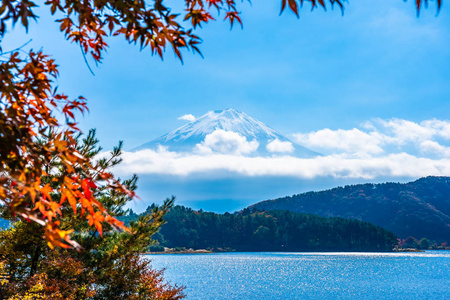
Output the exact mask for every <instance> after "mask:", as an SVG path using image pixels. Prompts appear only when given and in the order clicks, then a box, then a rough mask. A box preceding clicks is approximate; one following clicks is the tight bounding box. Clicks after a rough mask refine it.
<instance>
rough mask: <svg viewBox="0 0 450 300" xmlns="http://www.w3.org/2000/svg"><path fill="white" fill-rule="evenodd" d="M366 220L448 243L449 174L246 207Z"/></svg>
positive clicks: (399, 233)
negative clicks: (447, 175)
mask: <svg viewBox="0 0 450 300" xmlns="http://www.w3.org/2000/svg"><path fill="white" fill-rule="evenodd" d="M249 209H258V210H266V211H271V210H289V211H293V212H299V213H311V214H317V215H320V216H325V217H343V218H351V219H358V220H363V221H367V222H370V223H373V224H376V225H379V226H381V227H383V228H386V229H388V230H391V231H392V232H394V233H395V234H396V235H397V236H398V237H400V238H406V237H408V236H413V237H416V238H427V239H429V240H432V241H436V242H450V177H426V178H421V179H419V180H416V181H414V182H409V183H405V184H400V183H383V184H358V185H349V186H345V187H337V188H334V189H331V190H326V191H321V192H308V193H304V194H299V195H293V196H291V197H284V198H278V199H274V200H267V201H263V202H260V203H257V204H254V205H252V206H250V207H249Z"/></svg>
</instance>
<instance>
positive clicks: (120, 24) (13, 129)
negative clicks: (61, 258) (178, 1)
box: [0, 0, 442, 248]
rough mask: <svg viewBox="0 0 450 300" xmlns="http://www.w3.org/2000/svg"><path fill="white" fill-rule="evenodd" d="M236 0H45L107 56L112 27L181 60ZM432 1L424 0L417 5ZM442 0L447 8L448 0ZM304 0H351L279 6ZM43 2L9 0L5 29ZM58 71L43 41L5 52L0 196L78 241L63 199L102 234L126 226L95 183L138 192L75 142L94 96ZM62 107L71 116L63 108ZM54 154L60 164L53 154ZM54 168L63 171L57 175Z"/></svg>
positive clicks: (72, 33) (48, 232)
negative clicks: (61, 88) (76, 92)
mask: <svg viewBox="0 0 450 300" xmlns="http://www.w3.org/2000/svg"><path fill="white" fill-rule="evenodd" d="M237 2H238V1H235V0H184V1H182V4H183V6H184V10H183V12H182V13H181V16H179V14H177V13H175V12H173V10H172V9H171V8H170V7H168V6H166V5H165V4H164V1H163V0H154V1H144V0H136V1H126V0H96V1H88V0H83V1H81V0H65V1H63V0H46V1H45V2H44V5H45V6H47V7H48V8H49V9H50V11H51V13H52V15H55V16H62V17H61V18H58V19H56V21H57V22H58V23H59V25H60V30H61V32H63V33H64V35H65V38H66V39H67V40H69V41H71V42H73V43H76V44H77V45H79V47H80V48H81V49H82V52H83V54H84V55H87V54H90V55H91V56H92V58H93V59H94V61H96V62H101V60H102V57H103V53H104V51H105V49H106V48H107V47H108V45H107V43H106V38H107V37H108V36H123V37H124V38H125V39H126V40H127V41H128V42H129V43H133V44H138V45H139V46H140V47H141V48H146V47H149V48H150V50H151V53H152V54H156V55H158V56H160V57H162V56H163V52H164V51H165V49H166V47H167V46H169V45H170V46H171V47H172V49H173V51H174V52H175V54H176V55H177V57H178V58H179V59H180V60H181V59H182V55H181V50H182V49H187V50H192V51H193V52H198V53H200V50H199V48H198V45H199V43H200V42H201V40H200V38H199V37H198V36H197V35H196V34H194V30H195V29H196V28H197V27H201V26H202V25H203V24H206V23H208V22H209V21H211V20H214V19H215V18H217V17H218V16H219V15H220V14H221V16H223V18H224V20H226V21H228V22H229V23H230V24H231V26H233V25H234V24H235V23H239V24H241V25H242V20H241V13H240V12H239V11H238V9H237ZM428 2H429V1H428V0H416V1H415V3H416V7H417V11H419V10H420V9H421V7H422V6H423V5H427V4H428ZM436 2H437V7H438V9H439V8H440V7H441V4H442V1H441V0H437V1H436ZM305 3H310V4H311V6H312V8H317V7H323V8H326V6H327V5H331V6H338V7H339V8H340V9H341V10H343V9H344V3H345V1H344V0H281V12H283V11H284V10H285V9H286V7H289V9H290V10H291V11H292V12H294V13H295V14H296V15H297V16H298V15H299V10H300V7H301V6H302V5H304V4H305ZM36 6H37V5H36V3H35V2H33V1H31V0H3V1H2V2H1V6H0V38H2V37H4V36H5V35H6V34H7V33H8V30H7V29H8V26H14V25H16V24H21V25H22V26H24V27H25V28H27V29H28V27H29V25H30V20H36V18H37V15H36V14H35V13H34V11H33V10H34V8H35V7H36ZM186 24H190V25H188V26H189V28H187V29H186V28H185V26H186ZM0 46H1V45H0ZM1 51H3V49H1ZM57 76H58V70H57V65H56V63H55V62H54V60H53V59H51V58H50V57H49V56H48V55H45V54H44V53H42V52H40V51H38V52H34V51H29V52H28V53H27V54H23V53H22V52H21V51H19V50H18V49H16V50H12V51H6V52H0V93H1V96H0V101H1V102H0V128H1V132H0V145H1V147H0V160H1V165H0V176H1V177H0V200H1V201H2V202H3V204H4V205H5V207H7V208H8V209H10V211H11V212H12V213H13V214H16V215H18V216H20V217H21V218H23V219H25V220H31V221H34V222H37V223H39V224H41V225H42V226H43V227H44V228H45V237H46V240H47V242H48V245H49V246H50V247H53V246H59V247H76V248H80V246H79V244H77V243H76V242H75V241H73V240H72V239H71V238H70V234H71V232H73V229H72V228H70V227H69V228H65V229H62V227H61V223H60V220H59V219H60V218H61V215H62V210H61V207H62V205H63V204H64V203H66V202H68V203H69V204H70V206H71V207H72V209H73V211H74V212H75V213H77V212H79V215H78V216H81V217H84V218H85V219H87V220H88V222H89V224H90V225H93V226H95V228H96V229H97V231H98V232H99V233H100V235H101V234H102V227H103V226H104V224H109V225H111V226H113V227H114V228H116V229H121V230H127V228H126V227H125V226H124V225H123V223H122V222H120V221H118V220H117V219H116V218H114V217H113V216H111V215H110V214H109V213H108V210H107V209H106V208H105V207H104V206H103V205H102V203H101V202H99V201H98V199H97V198H96V196H95V195H96V193H97V192H98V191H99V190H102V191H103V190H109V191H111V192H117V193H122V194H125V195H127V196H128V197H134V192H133V191H130V190H128V189H127V188H126V187H125V186H124V185H122V184H121V183H120V182H119V181H118V180H117V179H115V178H114V176H113V175H112V173H110V172H108V171H106V169H107V162H105V161H103V164H102V162H96V161H94V160H93V158H92V157H87V156H86V155H85V153H83V152H82V151H81V150H80V149H78V148H77V142H76V138H75V136H76V135H77V134H78V133H79V132H80V130H79V129H78V128H77V123H76V113H77V112H79V113H84V112H86V111H87V104H86V100H85V99H84V98H83V97H78V98H76V99H72V98H70V97H68V96H67V95H65V94H63V93H59V92H58V91H57V89H56V88H55V86H54V81H55V78H56V77H57ZM57 111H59V113H61V114H62V116H63V118H64V121H62V122H61V121H59V120H58V119H57V118H56V116H55V115H56V112H57ZM55 161H56V162H57V165H54V164H52V163H53V162H55ZM105 164H106V165H105ZM50 166H51V167H50ZM54 173H57V175H58V176H50V175H53V174H54ZM49 178H51V180H49Z"/></svg>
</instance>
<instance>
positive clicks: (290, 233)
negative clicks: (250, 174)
mask: <svg viewBox="0 0 450 300" xmlns="http://www.w3.org/2000/svg"><path fill="white" fill-rule="evenodd" d="M151 208H152V207H149V208H148V209H147V210H150V209H151ZM137 217H138V215H131V216H128V217H127V220H125V221H128V222H129V221H132V220H135V219H137ZM164 219H166V220H167V223H166V224H165V225H163V226H162V227H161V229H160V232H159V233H158V234H156V235H154V238H156V239H158V240H159V242H160V245H162V246H166V247H169V248H176V247H185V248H193V249H229V250H231V249H232V250H236V251H390V250H392V248H393V247H394V245H395V244H397V237H396V236H395V235H394V234H393V233H392V232H389V231H387V230H385V229H383V228H381V227H378V226H375V225H372V224H370V223H367V222H361V221H358V220H349V219H343V218H324V217H320V216H315V215H310V214H298V213H293V212H289V211H271V212H259V211H254V212H251V211H250V210H248V209H246V210H244V211H241V212H238V213H233V214H230V213H225V214H216V213H212V212H202V211H194V210H192V209H190V208H187V207H183V206H176V207H174V208H172V209H171V210H170V211H169V212H168V214H167V215H166V216H165V217H164Z"/></svg>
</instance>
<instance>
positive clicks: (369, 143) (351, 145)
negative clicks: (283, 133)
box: [293, 128, 383, 154]
mask: <svg viewBox="0 0 450 300" xmlns="http://www.w3.org/2000/svg"><path fill="white" fill-rule="evenodd" d="M293 136H294V138H295V140H296V141H297V142H298V143H299V144H301V145H304V146H306V147H311V148H314V149H316V150H318V151H323V150H325V151H326V150H330V151H331V152H332V153H333V152H334V153H336V152H345V153H367V154H378V153H382V152H383V149H382V148H381V147H380V146H381V144H382V143H383V136H382V135H381V134H380V133H378V132H369V133H366V132H363V131H361V130H359V129H356V128H353V129H351V130H342V129H338V130H331V129H328V128H326V129H322V130H319V131H316V132H311V133H307V134H302V133H297V134H294V135H293ZM336 150H337V151H336Z"/></svg>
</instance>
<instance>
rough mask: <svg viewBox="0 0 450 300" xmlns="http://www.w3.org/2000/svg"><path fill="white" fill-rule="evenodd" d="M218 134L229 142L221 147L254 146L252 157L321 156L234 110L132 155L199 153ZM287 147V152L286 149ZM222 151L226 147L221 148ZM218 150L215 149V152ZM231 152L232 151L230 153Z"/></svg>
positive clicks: (213, 114) (201, 119)
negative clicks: (160, 151) (145, 152)
mask: <svg viewBox="0 0 450 300" xmlns="http://www.w3.org/2000/svg"><path fill="white" fill-rule="evenodd" d="M230 132H231V133H234V134H235V135H234V136H233V135H232V136H230V135H228V136H226V133H230ZM214 133H218V134H216V139H217V138H220V134H222V136H225V137H227V138H228V140H224V141H222V143H228V144H229V145H231V146H228V147H226V149H229V148H230V147H232V146H233V142H235V139H239V138H242V137H243V138H245V139H242V140H241V142H242V143H254V144H253V145H254V146H255V147H254V148H255V151H252V152H251V153H250V154H252V155H267V154H274V153H283V154H289V155H296V156H300V157H313V156H317V155H319V154H318V153H316V152H314V151H312V150H309V149H307V148H305V147H302V146H300V145H298V144H295V143H294V142H292V141H290V140H289V139H288V138H286V137H284V136H283V135H281V134H279V133H278V132H276V131H275V130H273V129H272V128H270V127H269V126H267V125H265V124H264V123H262V122H261V121H258V120H256V119H254V118H252V117H250V116H248V115H247V114H245V113H244V112H241V111H238V110H235V109H231V108H230V109H226V110H215V111H210V112H208V113H206V114H204V115H203V116H201V117H199V118H198V119H196V120H195V121H193V122H190V123H188V124H186V125H184V126H182V127H180V128H178V129H176V130H174V131H172V132H169V133H167V134H165V135H163V136H161V137H159V138H157V139H155V140H153V141H150V142H148V143H145V144H143V145H141V146H139V147H136V148H134V149H133V150H132V151H138V150H143V149H156V148H157V147H158V145H161V146H164V147H168V148H169V150H172V151H182V152H191V151H195V150H198V149H199V147H198V145H204V144H205V139H207V137H208V136H210V137H212V136H213V135H214ZM283 147H284V148H283ZM222 148H223V147H222ZM277 149H278V151H277ZM213 150H215V149H213ZM231 150H232V149H231Z"/></svg>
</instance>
